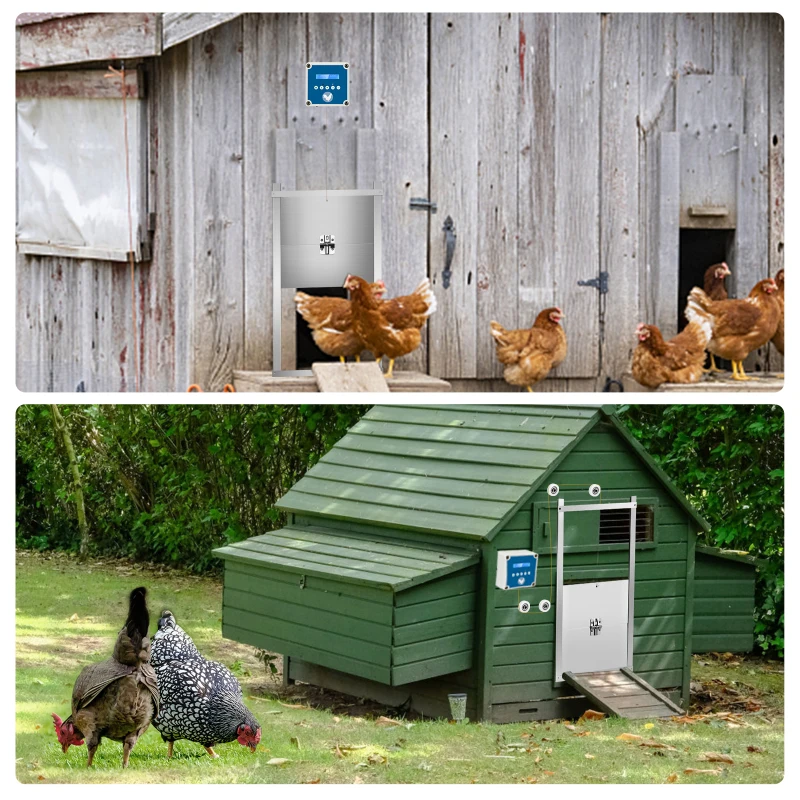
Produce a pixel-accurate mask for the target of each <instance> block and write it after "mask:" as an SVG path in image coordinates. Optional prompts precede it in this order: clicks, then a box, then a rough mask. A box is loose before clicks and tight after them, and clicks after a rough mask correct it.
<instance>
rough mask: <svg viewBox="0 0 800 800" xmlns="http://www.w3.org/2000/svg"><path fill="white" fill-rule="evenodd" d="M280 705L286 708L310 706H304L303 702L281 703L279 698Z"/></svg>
mask: <svg viewBox="0 0 800 800" xmlns="http://www.w3.org/2000/svg"><path fill="white" fill-rule="evenodd" d="M278 705H281V706H283V707H284V708H308V706H304V705H303V704H302V703H281V701H280V700H278Z"/></svg>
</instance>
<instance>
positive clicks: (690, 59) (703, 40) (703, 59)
mask: <svg viewBox="0 0 800 800" xmlns="http://www.w3.org/2000/svg"><path fill="white" fill-rule="evenodd" d="M675 45H676V66H677V69H678V73H679V74H680V75H693V74H695V75H707V74H709V73H711V72H713V71H714V15H713V14H676V15H675Z"/></svg>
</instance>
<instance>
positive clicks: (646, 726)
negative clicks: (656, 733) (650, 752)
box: [644, 722, 655, 731]
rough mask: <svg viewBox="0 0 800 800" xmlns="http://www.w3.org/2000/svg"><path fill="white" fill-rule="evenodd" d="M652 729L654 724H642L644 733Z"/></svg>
mask: <svg viewBox="0 0 800 800" xmlns="http://www.w3.org/2000/svg"><path fill="white" fill-rule="evenodd" d="M653 728H655V723H654V722H646V723H645V724H644V729H645V730H646V731H649V730H652V729H653Z"/></svg>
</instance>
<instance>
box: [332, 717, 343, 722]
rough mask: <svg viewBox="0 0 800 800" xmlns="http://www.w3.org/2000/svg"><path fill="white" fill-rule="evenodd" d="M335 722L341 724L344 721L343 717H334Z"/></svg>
mask: <svg viewBox="0 0 800 800" xmlns="http://www.w3.org/2000/svg"><path fill="white" fill-rule="evenodd" d="M333 721H334V722H341V721H342V718H341V717H334V718H333Z"/></svg>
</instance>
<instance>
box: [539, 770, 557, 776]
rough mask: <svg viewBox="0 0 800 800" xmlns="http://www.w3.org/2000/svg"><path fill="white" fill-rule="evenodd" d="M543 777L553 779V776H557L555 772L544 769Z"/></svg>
mask: <svg viewBox="0 0 800 800" xmlns="http://www.w3.org/2000/svg"><path fill="white" fill-rule="evenodd" d="M542 775H549V776H551V777H552V776H553V775H555V772H551V771H550V770H549V769H543V770H542Z"/></svg>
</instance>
